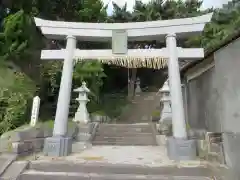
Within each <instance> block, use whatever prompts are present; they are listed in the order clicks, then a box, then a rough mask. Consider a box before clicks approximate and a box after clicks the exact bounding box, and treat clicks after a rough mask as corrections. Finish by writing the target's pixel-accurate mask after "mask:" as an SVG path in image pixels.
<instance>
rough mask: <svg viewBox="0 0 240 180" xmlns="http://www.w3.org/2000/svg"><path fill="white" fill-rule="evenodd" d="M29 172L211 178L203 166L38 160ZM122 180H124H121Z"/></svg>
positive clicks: (33, 162)
mask: <svg viewBox="0 0 240 180" xmlns="http://www.w3.org/2000/svg"><path fill="white" fill-rule="evenodd" d="M29 169H30V170H35V171H42V172H65V173H74V172H79V173H95V174H114V175H115V174H135V175H147V174H149V175H166V176H167V175H172V176H191V177H194V176H200V177H208V176H212V175H213V174H212V171H211V170H210V169H208V168H205V167H203V166H201V167H180V168H179V167H176V166H166V167H154V166H153V167H148V166H140V165H129V164H110V163H98V162H94V163H93V162H92V163H91V162H88V163H76V162H70V161H61V160H58V161H48V160H45V161H44V160H42V161H40V160H38V161H32V162H31V163H30V164H29ZM123 179H124V178H123ZM35 180H36V179H35Z"/></svg>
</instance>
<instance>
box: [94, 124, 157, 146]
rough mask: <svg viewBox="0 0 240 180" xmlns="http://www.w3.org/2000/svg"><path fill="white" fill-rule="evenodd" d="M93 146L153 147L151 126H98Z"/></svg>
mask: <svg viewBox="0 0 240 180" xmlns="http://www.w3.org/2000/svg"><path fill="white" fill-rule="evenodd" d="M92 143H93V145H117V146H155V145H156V139H155V136H154V132H153V128H152V126H151V124H148V123H145V124H100V125H99V127H98V129H97V132H96V134H95V138H94V140H93V142H92Z"/></svg>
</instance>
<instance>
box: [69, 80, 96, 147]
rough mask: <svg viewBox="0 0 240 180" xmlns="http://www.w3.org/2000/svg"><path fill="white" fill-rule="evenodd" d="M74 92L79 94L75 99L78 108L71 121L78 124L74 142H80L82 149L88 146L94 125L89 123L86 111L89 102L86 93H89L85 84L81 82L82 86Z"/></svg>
mask: <svg viewBox="0 0 240 180" xmlns="http://www.w3.org/2000/svg"><path fill="white" fill-rule="evenodd" d="M74 92H78V93H79V95H78V97H77V98H76V100H77V101H78V103H79V106H78V109H77V112H76V113H75V116H74V119H73V121H74V122H76V123H77V124H78V134H77V137H76V140H77V141H79V142H82V147H83V148H84V147H87V146H89V140H90V139H91V133H92V130H93V126H94V124H93V123H91V120H90V116H89V113H88V110H87V103H88V102H89V99H88V93H90V90H89V89H88V88H87V86H86V83H85V82H83V83H82V86H81V87H80V88H77V89H75V90H74Z"/></svg>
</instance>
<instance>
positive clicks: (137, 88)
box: [135, 78, 142, 94]
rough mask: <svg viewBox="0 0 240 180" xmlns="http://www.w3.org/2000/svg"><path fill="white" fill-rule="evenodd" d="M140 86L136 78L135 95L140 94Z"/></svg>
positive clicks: (139, 81)
mask: <svg viewBox="0 0 240 180" xmlns="http://www.w3.org/2000/svg"><path fill="white" fill-rule="evenodd" d="M140 85H141V80H140V78H137V80H136V88H135V94H139V93H141V92H142V90H141V86H140Z"/></svg>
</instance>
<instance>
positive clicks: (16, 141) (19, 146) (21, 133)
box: [0, 124, 77, 156]
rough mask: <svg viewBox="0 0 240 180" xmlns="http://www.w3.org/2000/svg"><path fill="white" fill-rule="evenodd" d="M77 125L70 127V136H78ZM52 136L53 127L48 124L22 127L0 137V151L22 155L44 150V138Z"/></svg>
mask: <svg viewBox="0 0 240 180" xmlns="http://www.w3.org/2000/svg"><path fill="white" fill-rule="evenodd" d="M76 134H77V126H75V125H74V124H71V125H70V126H69V127H68V136H72V137H74V136H76ZM50 136H52V128H51V127H50V126H48V125H47V124H46V125H44V124H41V125H37V126H36V127H30V126H26V127H22V128H19V129H16V130H14V131H11V132H7V133H5V134H3V135H2V136H1V137H0V153H14V154H17V155H20V156H26V155H30V154H32V153H36V152H40V151H42V150H43V146H44V139H45V138H47V137H50Z"/></svg>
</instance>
